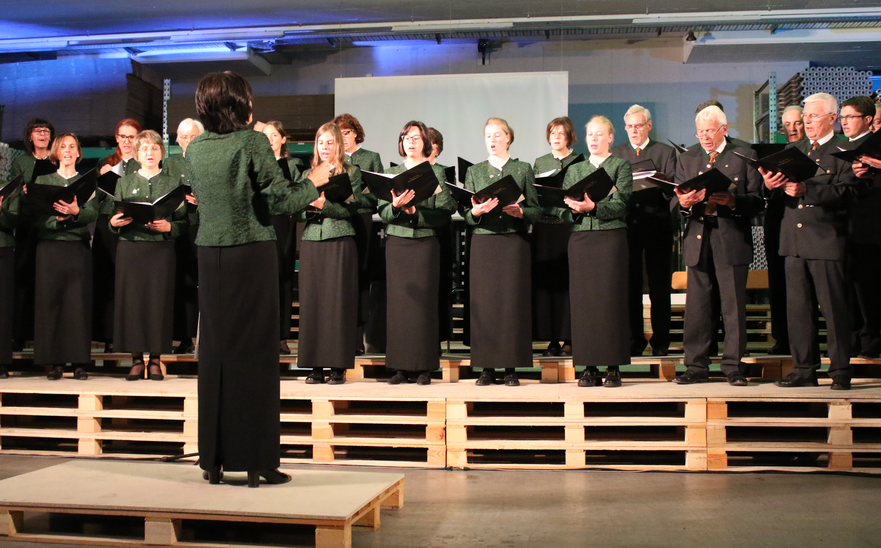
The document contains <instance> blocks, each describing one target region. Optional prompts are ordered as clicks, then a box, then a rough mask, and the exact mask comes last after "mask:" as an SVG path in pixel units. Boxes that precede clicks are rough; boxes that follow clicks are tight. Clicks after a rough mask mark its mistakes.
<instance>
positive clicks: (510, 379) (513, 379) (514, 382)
mask: <svg viewBox="0 0 881 548" xmlns="http://www.w3.org/2000/svg"><path fill="white" fill-rule="evenodd" d="M505 386H520V379H518V378H517V373H505Z"/></svg>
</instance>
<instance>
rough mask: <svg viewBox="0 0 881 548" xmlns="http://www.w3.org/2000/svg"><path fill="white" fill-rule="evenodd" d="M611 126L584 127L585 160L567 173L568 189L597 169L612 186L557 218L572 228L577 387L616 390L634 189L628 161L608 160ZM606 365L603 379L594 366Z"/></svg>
mask: <svg viewBox="0 0 881 548" xmlns="http://www.w3.org/2000/svg"><path fill="white" fill-rule="evenodd" d="M614 137H615V128H614V127H613V126H612V122H610V121H609V119H608V118H606V117H605V116H594V117H593V118H591V119H590V122H588V123H587V138H586V141H587V147H588V149H589V150H590V158H589V159H588V161H586V162H580V163H578V164H575V165H573V166H572V167H570V168H569V170H568V171H567V172H566V177H565V178H564V179H563V187H564V188H569V187H571V186H572V185H574V184H576V183H578V182H579V181H581V180H582V179H584V178H585V177H586V176H588V175H590V174H591V173H593V172H594V171H596V170H598V169H604V170H605V171H606V173H608V175H609V177H610V178H611V179H612V181H613V182H614V183H615V186H614V187H613V188H612V191H611V192H610V193H609V194H608V195H607V196H605V197H603V198H602V199H601V200H597V201H596V202H593V201H591V199H590V197H588V195H587V193H585V195H584V199H583V200H573V199H570V198H566V199H565V200H566V205H568V206H569V209H565V210H561V216H562V219H563V220H564V221H565V222H567V223H569V224H571V225H572V235H571V236H570V237H569V297H570V299H571V301H570V302H571V310H572V363H573V364H575V365H576V366H577V365H584V366H586V367H585V370H584V373H583V374H582V375H581V378H580V379H579V380H578V386H599V385H600V384H602V385H603V386H606V387H610V388H614V387H617V386H621V373H620V371H619V369H618V366H619V365H625V364H629V363H630V328H629V327H628V326H629V323H628V322H629V319H628V312H627V279H628V268H627V264H628V262H627V261H628V258H627V230H626V228H627V225H626V224H625V223H624V213H625V212H626V211H627V202H628V200H630V194H631V193H632V191H633V176H632V171H631V169H630V162H628V161H627V160H624V159H621V158H616V157H614V156H611V155H610V153H609V149H610V148H611V146H612V141H613V140H614ZM599 365H605V366H607V368H606V378H605V380H603V379H602V378H601V377H600V373H599V370H598V369H597V366H599Z"/></svg>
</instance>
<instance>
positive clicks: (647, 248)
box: [627, 217, 673, 350]
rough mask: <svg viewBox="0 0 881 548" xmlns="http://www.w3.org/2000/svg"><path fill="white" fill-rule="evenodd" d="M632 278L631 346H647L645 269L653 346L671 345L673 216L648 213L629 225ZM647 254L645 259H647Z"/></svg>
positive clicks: (630, 302)
mask: <svg viewBox="0 0 881 548" xmlns="http://www.w3.org/2000/svg"><path fill="white" fill-rule="evenodd" d="M627 243H628V247H629V250H630V251H629V261H628V264H629V269H630V282H629V284H628V299H627V300H628V303H629V316H630V346H631V347H636V348H645V346H646V339H645V329H644V327H643V319H642V309H643V307H642V280H643V278H642V272H643V265H645V272H646V275H647V277H648V286H649V298H650V299H651V303H652V304H651V315H652V318H651V320H652V349H653V350H666V349H667V348H669V346H670V274H671V272H670V262H671V259H670V258H671V253H672V249H673V229H672V224H671V220H670V218H669V217H646V218H644V219H640V222H639V223H636V224H632V223H628V225H627ZM643 254H645V262H643Z"/></svg>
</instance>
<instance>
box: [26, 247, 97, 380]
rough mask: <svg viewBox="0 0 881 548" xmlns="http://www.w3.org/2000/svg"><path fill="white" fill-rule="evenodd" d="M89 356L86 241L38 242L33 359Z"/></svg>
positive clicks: (47, 360) (49, 361)
mask: <svg viewBox="0 0 881 548" xmlns="http://www.w3.org/2000/svg"><path fill="white" fill-rule="evenodd" d="M91 359H92V254H91V252H90V250H89V244H88V242H84V241H75V242H64V241H56V240H40V241H39V242H38V243H37V278H36V304H35V306H34V363H35V364H36V365H45V364H52V365H61V364H65V363H76V364H84V363H89V362H90V361H91Z"/></svg>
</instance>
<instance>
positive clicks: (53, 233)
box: [24, 133, 98, 380]
mask: <svg viewBox="0 0 881 548" xmlns="http://www.w3.org/2000/svg"><path fill="white" fill-rule="evenodd" d="M49 158H50V160H52V161H53V162H54V163H56V164H58V171H57V172H55V173H53V174H51V175H41V176H40V177H37V180H36V181H35V184H40V185H52V186H68V185H69V184H70V183H73V182H74V181H75V180H76V179H77V178H79V173H77V170H76V164H77V162H79V160H80V158H82V149H81V148H80V143H79V141H78V140H77V138H76V136H75V135H73V134H72V133H62V134H61V135H59V136H58V137H56V138H55V141H53V143H52V151H51V153H50V154H49ZM28 187H29V185H26V186H25V187H24V191H25V195H27V192H28ZM95 202H96V200H95V199H94V198H92V199H90V200H88V201H87V202H85V203H84V204H80V203H78V202H77V199H76V198H74V199H73V200H72V201H71V202H69V203H68V202H64V201H60V200H59V201H58V202H55V204H54V209H55V211H56V214H55V215H36V216H35V217H34V219H35V221H34V227H35V229H36V237H37V277H36V302H35V305H34V364H36V365H52V369H51V370H50V371H49V374H48V375H47V377H48V378H49V380H58V379H60V378H61V376H62V374H63V372H64V364H66V363H71V364H73V366H74V373H73V376H74V378H75V379H80V380H84V379H87V378H88V374H87V373H86V370H85V365H86V364H88V363H89V362H91V359H92V345H91V341H92V329H91V328H92V253H91V250H90V249H89V239H90V237H91V235H90V234H89V228H88V225H89V223H92V222H94V221H95V220H96V219H97V218H98V210H97V208H96V204H95Z"/></svg>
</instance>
